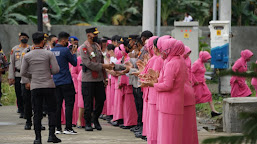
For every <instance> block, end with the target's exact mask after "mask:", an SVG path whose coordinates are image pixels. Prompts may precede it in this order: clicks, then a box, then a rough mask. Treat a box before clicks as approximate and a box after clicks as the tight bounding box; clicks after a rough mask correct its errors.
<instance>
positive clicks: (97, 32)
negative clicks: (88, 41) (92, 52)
mask: <svg viewBox="0 0 257 144" xmlns="http://www.w3.org/2000/svg"><path fill="white" fill-rule="evenodd" d="M86 33H93V34H99V33H100V32H99V31H98V30H97V28H96V27H92V28H88V29H86Z"/></svg>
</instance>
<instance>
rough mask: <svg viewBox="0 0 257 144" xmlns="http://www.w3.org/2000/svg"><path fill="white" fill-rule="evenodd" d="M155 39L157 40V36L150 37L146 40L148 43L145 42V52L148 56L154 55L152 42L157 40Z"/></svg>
mask: <svg viewBox="0 0 257 144" xmlns="http://www.w3.org/2000/svg"><path fill="white" fill-rule="evenodd" d="M157 38H158V36H152V37H150V38H149V39H148V42H147V45H146V49H147V51H148V52H149V54H150V55H151V56H153V55H154V50H153V41H154V40H155V39H157Z"/></svg>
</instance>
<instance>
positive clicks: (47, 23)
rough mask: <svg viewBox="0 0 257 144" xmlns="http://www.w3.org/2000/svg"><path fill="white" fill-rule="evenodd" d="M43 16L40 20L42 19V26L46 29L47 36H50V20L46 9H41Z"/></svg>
mask: <svg viewBox="0 0 257 144" xmlns="http://www.w3.org/2000/svg"><path fill="white" fill-rule="evenodd" d="M42 10H43V14H42V18H43V24H44V25H45V26H46V27H47V31H48V34H49V35H51V33H50V32H51V27H52V26H51V24H50V19H49V17H48V14H47V11H48V9H47V8H46V7H43V9H42Z"/></svg>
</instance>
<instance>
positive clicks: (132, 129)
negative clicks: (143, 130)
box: [130, 126, 139, 132]
mask: <svg viewBox="0 0 257 144" xmlns="http://www.w3.org/2000/svg"><path fill="white" fill-rule="evenodd" d="M138 128H139V126H135V127H133V128H131V129H130V131H132V132H134V131H135V129H138Z"/></svg>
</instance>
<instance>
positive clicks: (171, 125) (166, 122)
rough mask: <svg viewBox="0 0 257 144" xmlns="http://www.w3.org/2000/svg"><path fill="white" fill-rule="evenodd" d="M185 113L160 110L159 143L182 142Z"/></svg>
mask: <svg viewBox="0 0 257 144" xmlns="http://www.w3.org/2000/svg"><path fill="white" fill-rule="evenodd" d="M182 139H183V115H172V114H165V113H162V112H160V111H159V112H158V138H157V143H158V144H182Z"/></svg>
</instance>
